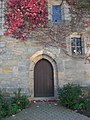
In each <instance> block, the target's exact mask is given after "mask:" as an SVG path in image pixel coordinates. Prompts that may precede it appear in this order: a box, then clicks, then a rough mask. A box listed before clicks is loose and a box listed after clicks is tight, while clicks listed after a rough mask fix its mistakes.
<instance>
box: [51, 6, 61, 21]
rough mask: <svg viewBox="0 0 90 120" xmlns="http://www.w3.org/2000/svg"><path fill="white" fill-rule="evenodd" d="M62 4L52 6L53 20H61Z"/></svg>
mask: <svg viewBox="0 0 90 120" xmlns="http://www.w3.org/2000/svg"><path fill="white" fill-rule="evenodd" d="M61 20H62V19H61V6H60V5H55V6H52V22H54V23H58V22H61Z"/></svg>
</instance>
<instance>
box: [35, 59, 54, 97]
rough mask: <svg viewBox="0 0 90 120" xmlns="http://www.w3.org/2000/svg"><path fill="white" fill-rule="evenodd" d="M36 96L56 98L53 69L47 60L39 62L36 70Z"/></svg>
mask: <svg viewBox="0 0 90 120" xmlns="http://www.w3.org/2000/svg"><path fill="white" fill-rule="evenodd" d="M34 96H35V97H52V96H54V79H53V67H52V65H51V63H50V62H49V61H48V60H46V59H41V60H39V61H38V62H37V63H36V65H35V68H34Z"/></svg>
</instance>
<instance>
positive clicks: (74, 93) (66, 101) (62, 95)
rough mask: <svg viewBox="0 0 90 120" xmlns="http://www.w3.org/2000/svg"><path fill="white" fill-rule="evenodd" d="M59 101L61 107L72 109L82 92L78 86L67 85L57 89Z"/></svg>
mask: <svg viewBox="0 0 90 120" xmlns="http://www.w3.org/2000/svg"><path fill="white" fill-rule="evenodd" d="M58 92H59V99H60V102H61V104H62V105H64V106H66V107H67V108H71V109H73V108H74V106H75V104H76V103H77V100H78V99H79V96H80V95H81V93H82V91H81V88H80V85H77V84H67V85H64V86H63V88H59V91H58Z"/></svg>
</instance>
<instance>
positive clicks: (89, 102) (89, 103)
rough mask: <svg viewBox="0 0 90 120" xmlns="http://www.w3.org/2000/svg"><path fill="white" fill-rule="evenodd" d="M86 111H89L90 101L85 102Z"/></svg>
mask: <svg viewBox="0 0 90 120" xmlns="http://www.w3.org/2000/svg"><path fill="white" fill-rule="evenodd" d="M86 109H87V110H90V99H88V100H87V101H86Z"/></svg>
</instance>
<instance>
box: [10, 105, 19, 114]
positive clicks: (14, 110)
mask: <svg viewBox="0 0 90 120" xmlns="http://www.w3.org/2000/svg"><path fill="white" fill-rule="evenodd" d="M8 111H9V114H8V115H14V114H16V113H18V112H19V106H18V105H17V104H15V103H12V104H10V105H9V109H8Z"/></svg>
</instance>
